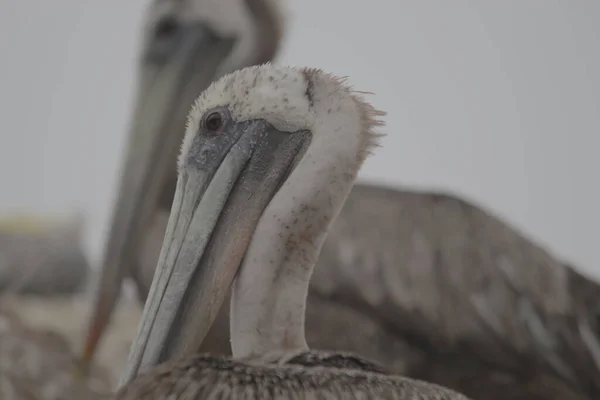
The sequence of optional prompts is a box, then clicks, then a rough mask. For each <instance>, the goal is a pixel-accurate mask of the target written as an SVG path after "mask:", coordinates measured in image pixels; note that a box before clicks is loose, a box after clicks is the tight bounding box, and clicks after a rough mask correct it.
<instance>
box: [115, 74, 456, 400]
mask: <svg viewBox="0 0 600 400" xmlns="http://www.w3.org/2000/svg"><path fill="white" fill-rule="evenodd" d="M382 115H383V113H382V112H379V111H377V110H375V109H374V108H373V107H371V106H370V105H369V104H368V103H366V102H365V101H364V100H363V98H362V97H361V96H360V94H359V93H358V92H355V91H353V90H352V89H351V88H350V87H349V86H347V84H346V83H345V82H344V80H342V79H340V78H338V77H336V76H333V75H330V74H327V73H324V72H323V71H320V70H316V69H309V68H290V67H282V66H277V67H275V66H272V65H270V64H265V65H261V66H256V67H248V68H245V69H243V70H239V71H237V72H234V73H233V74H230V75H226V76H225V77H223V78H221V79H220V80H218V81H217V82H215V83H214V84H213V85H211V86H210V87H209V88H208V89H207V90H206V91H205V92H204V93H203V94H202V95H200V97H199V98H198V100H197V102H196V103H195V105H194V107H193V109H192V111H191V113H190V116H189V123H188V126H187V130H186V134H185V137H184V140H183V145H182V151H181V157H180V159H179V163H178V164H179V165H178V166H179V168H178V169H179V179H178V181H177V189H176V192H175V198H174V202H173V208H172V210H171V215H170V217H169V222H168V226H167V233H166V235H165V240H164V242H163V247H162V249H161V253H160V262H159V267H158V269H157V271H156V273H155V277H154V280H153V282H152V286H151V289H150V294H149V297H148V299H147V302H146V305H145V307H144V313H143V317H142V321H141V322H140V326H139V329H138V335H137V337H136V340H135V342H134V345H133V347H132V350H131V353H130V358H129V361H128V364H127V367H126V370H125V372H124V375H123V378H122V379H123V383H124V384H128V385H127V386H126V387H125V388H124V389H123V390H122V391H120V392H119V393H118V394H117V398H118V399H138V398H141V397H145V398H166V397H173V396H177V397H178V398H186V399H190V400H191V399H217V398H220V399H223V398H225V399H251V398H261V399H275V398H295V397H301V398H315V399H316V398H324V397H325V396H326V397H327V398H336V399H359V398H381V399H406V400H409V399H415V400H416V399H466V397H464V396H462V395H460V394H458V393H455V392H452V391H450V390H448V389H444V388H442V387H440V386H437V385H433V384H427V383H424V382H419V381H414V380H411V379H407V378H400V377H394V376H391V375H389V374H386V373H384V372H383V371H382V370H380V369H379V368H378V367H377V366H374V365H371V363H369V362H368V361H363V360H361V359H360V358H358V357H356V356H352V355H345V354H335V353H333V354H331V353H320V352H311V351H310V350H309V348H308V346H307V343H306V339H305V336H304V310H305V308H306V307H305V302H306V297H307V293H308V283H309V280H310V277H311V275H312V270H313V268H314V266H315V263H316V260H317V258H318V255H319V251H320V249H321V246H322V244H323V241H324V239H325V236H326V234H327V230H328V228H329V226H330V225H331V223H332V221H333V220H334V219H335V217H336V216H337V214H338V213H339V211H340V209H341V207H342V205H343V203H344V201H345V199H346V197H347V195H348V193H349V191H350V189H351V187H352V185H353V183H354V180H355V178H356V174H357V172H358V170H359V168H360V166H361V165H362V163H363V162H364V160H365V158H366V157H367V155H368V154H369V153H370V152H371V150H372V149H373V148H374V147H375V146H376V145H377V138H378V136H379V134H378V133H376V131H375V128H376V127H377V126H379V125H382V122H381V121H380V120H379V119H378V117H380V116H382ZM231 285H233V289H232V300H231V313H230V315H231V320H230V326H231V346H232V352H233V356H232V358H225V357H219V356H216V357H215V356H207V355H201V356H198V357H193V358H191V359H183V358H184V357H185V356H187V355H189V353H190V351H193V350H195V349H197V348H198V346H199V345H200V343H201V342H202V340H203V339H204V336H205V335H206V333H207V332H208V328H209V327H210V326H211V324H212V323H213V321H214V319H215V318H216V316H217V313H218V312H219V309H220V307H221V305H222V303H223V301H224V300H225V297H226V295H227V294H228V292H229V287H230V286H231ZM182 359H183V361H182ZM168 360H177V361H176V362H175V363H172V364H167V365H166V366H163V368H159V369H156V370H154V371H151V372H146V376H143V377H140V378H139V380H133V381H132V378H134V377H135V375H136V374H137V372H138V371H142V370H144V369H146V370H147V369H148V367H152V366H155V365H157V364H159V363H162V362H164V361H168ZM340 360H341V361H340Z"/></svg>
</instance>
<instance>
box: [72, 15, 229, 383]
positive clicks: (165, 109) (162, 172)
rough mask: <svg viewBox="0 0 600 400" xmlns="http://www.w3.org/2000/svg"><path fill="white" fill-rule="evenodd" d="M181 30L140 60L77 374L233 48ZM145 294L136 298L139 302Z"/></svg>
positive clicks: (168, 194) (154, 43)
mask: <svg viewBox="0 0 600 400" xmlns="http://www.w3.org/2000/svg"><path fill="white" fill-rule="evenodd" d="M180 28H181V29H177V30H176V31H175V32H174V33H172V34H171V36H170V37H168V39H167V40H165V38H164V36H163V37H161V38H160V40H159V39H158V38H154V39H151V40H150V41H149V43H148V45H147V48H146V51H145V52H144V55H143V56H142V59H141V71H140V81H139V83H138V93H137V98H136V107H135V114H134V118H133V124H132V132H131V133H130V138H129V143H128V145H127V154H126V162H125V168H124V170H123V173H122V178H121V184H120V188H119V192H118V199H117V202H116V206H115V211H114V214H113V220H112V226H111V229H110V234H109V237H108V242H107V247H106V249H105V253H104V255H105V258H104V260H103V265H102V271H101V277H100V284H99V287H98V289H97V292H96V295H95V300H96V301H95V304H94V309H93V312H92V316H91V320H90V323H89V326H88V331H87V336H86V339H85V342H84V349H83V355H82V360H81V364H80V365H79V368H80V369H81V371H79V372H80V373H83V372H84V371H85V370H86V369H87V367H88V365H89V363H90V361H91V359H92V357H93V355H94V352H95V349H96V346H97V344H98V342H99V340H100V338H101V336H102V333H103V331H104V329H105V327H106V325H107V323H108V321H109V318H110V314H111V313H112V311H113V308H114V305H115V302H116V299H117V297H118V295H119V293H120V289H121V283H122V281H123V278H124V276H125V275H126V274H127V271H129V270H130V269H131V268H132V264H133V263H135V262H136V261H137V256H136V255H137V254H138V252H139V248H140V238H142V237H143V234H144V231H145V230H146V229H147V228H148V223H149V221H150V220H151V218H152V216H153V213H154V211H155V210H156V209H157V207H158V206H159V205H163V207H165V208H166V209H170V207H171V202H172V195H173V192H174V186H175V182H176V181H175V178H174V177H175V176H176V160H177V155H178V152H179V147H180V144H181V140H182V133H183V132H184V131H185V123H186V117H187V113H188V111H189V109H190V106H191V105H192V103H193V101H194V100H195V98H196V97H197V96H198V95H199V94H200V93H201V92H202V91H203V90H204V89H206V87H208V85H209V84H210V83H211V82H212V80H213V78H214V77H215V74H216V71H217V70H218V69H219V67H220V64H221V62H222V61H223V60H224V59H225V58H226V57H227V55H228V54H229V52H230V51H231V49H232V46H233V39H229V38H221V37H217V36H215V34H214V33H213V32H212V31H210V30H209V29H208V28H207V27H205V26H203V25H200V24H196V25H190V26H187V27H186V26H183V27H180ZM165 187H167V190H165V189H164V188H165ZM138 287H139V285H138ZM145 295H146V294H145V293H140V297H142V298H144V297H145Z"/></svg>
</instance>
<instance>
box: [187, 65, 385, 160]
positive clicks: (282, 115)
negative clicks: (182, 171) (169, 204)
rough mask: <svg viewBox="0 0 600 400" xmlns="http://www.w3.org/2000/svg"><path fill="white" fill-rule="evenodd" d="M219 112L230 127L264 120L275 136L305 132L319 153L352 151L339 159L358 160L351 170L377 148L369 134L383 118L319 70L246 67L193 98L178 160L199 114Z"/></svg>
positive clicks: (343, 84) (342, 83) (194, 130)
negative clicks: (223, 108) (228, 115)
mask: <svg viewBox="0 0 600 400" xmlns="http://www.w3.org/2000/svg"><path fill="white" fill-rule="evenodd" d="M219 106H226V107H228V108H229V111H230V113H231V116H232V118H233V120H234V121H236V122H242V121H247V120H252V119H264V120H266V121H268V122H269V123H270V124H272V125H273V126H274V127H275V128H277V129H278V130H280V131H286V132H295V131H299V130H303V129H305V130H309V131H311V132H312V133H313V142H315V140H316V141H317V142H320V143H319V144H320V146H319V147H320V148H321V150H323V149H324V148H338V149H339V148H340V147H341V148H347V147H352V148H353V149H345V150H347V151H344V153H345V154H348V155H351V154H352V153H354V154H353V155H355V156H356V157H358V159H357V160H356V161H357V163H356V164H357V169H358V168H359V167H360V165H361V164H362V162H363V161H364V159H365V158H366V156H367V155H368V153H369V152H370V150H371V149H372V148H373V147H375V146H377V145H378V143H377V139H378V137H380V136H381V134H378V133H376V132H375V128H376V127H377V126H381V125H383V122H382V121H380V120H379V119H378V117H380V116H382V115H385V113H383V112H381V111H377V110H375V109H374V108H373V107H372V106H371V105H369V104H368V103H366V102H365V101H364V100H363V99H362V96H361V95H360V93H358V92H355V91H353V90H352V89H351V88H350V87H349V86H348V85H347V84H346V82H345V79H342V78H339V77H336V76H334V75H332V74H328V73H325V72H323V71H321V70H317V69H310V68H296V67H286V66H275V65H272V64H264V65H260V66H253V67H248V68H244V69H242V70H238V71H235V72H233V73H231V74H228V75H226V76H224V77H222V78H221V79H219V80H217V81H215V82H213V83H212V84H211V85H210V86H209V87H208V88H207V89H206V90H205V91H204V92H203V93H202V94H201V95H200V96H199V97H198V99H197V100H196V102H195V104H194V106H193V107H192V110H191V111H190V114H189V116H188V122H187V128H186V133H185V137H184V139H183V143H182V148H181V155H182V156H184V155H186V154H187V153H188V152H189V149H190V147H191V143H192V140H193V138H194V135H196V134H197V132H198V127H199V124H200V120H201V118H202V116H203V114H204V113H205V112H206V111H208V110H210V109H212V108H214V107H219ZM317 125H319V127H317ZM319 128H320V129H319ZM317 131H319V132H317ZM316 135H318V136H319V137H315V136H316ZM340 140H341V141H342V142H340ZM313 144H315V143H313ZM310 147H313V145H311V146H310ZM340 150H342V149H340ZM309 153H310V151H309ZM182 158H183V157H180V163H179V164H180V166H181V159H182Z"/></svg>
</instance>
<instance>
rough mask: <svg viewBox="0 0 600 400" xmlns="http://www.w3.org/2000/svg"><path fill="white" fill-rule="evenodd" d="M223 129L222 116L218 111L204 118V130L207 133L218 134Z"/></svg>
mask: <svg viewBox="0 0 600 400" xmlns="http://www.w3.org/2000/svg"><path fill="white" fill-rule="evenodd" d="M222 127H223V115H221V113H220V112H218V111H213V112H211V113H210V114H208V115H207V116H206V118H204V128H205V129H206V130H207V131H208V132H209V133H213V134H215V133H219V131H220V130H221V128H222Z"/></svg>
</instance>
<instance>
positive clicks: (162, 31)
mask: <svg viewBox="0 0 600 400" xmlns="http://www.w3.org/2000/svg"><path fill="white" fill-rule="evenodd" d="M178 28H179V24H178V23H177V20H175V18H172V17H168V18H164V19H162V20H160V21H159V22H158V24H157V25H156V28H155V31H154V34H155V36H156V38H157V39H159V40H160V39H168V38H170V37H172V36H173V35H174V34H175V33H177V30H178Z"/></svg>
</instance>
